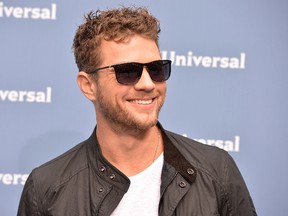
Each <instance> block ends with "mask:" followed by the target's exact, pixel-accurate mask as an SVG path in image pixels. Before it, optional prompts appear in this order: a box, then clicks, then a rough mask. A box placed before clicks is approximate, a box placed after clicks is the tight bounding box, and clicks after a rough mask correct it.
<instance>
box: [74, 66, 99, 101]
mask: <svg viewBox="0 0 288 216" xmlns="http://www.w3.org/2000/svg"><path fill="white" fill-rule="evenodd" d="M77 83H78V86H79V88H80V90H81V91H82V93H83V94H84V95H85V97H86V98H87V99H89V100H90V101H95V100H96V83H95V81H94V80H93V79H92V78H91V76H89V74H87V73H85V72H83V71H80V72H79V73H78V75H77Z"/></svg>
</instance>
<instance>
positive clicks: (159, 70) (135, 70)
mask: <svg viewBox="0 0 288 216" xmlns="http://www.w3.org/2000/svg"><path fill="white" fill-rule="evenodd" d="M144 66H145V67H146V69H147V71H148V73H149V75H150V77H151V79H152V80H153V81H154V82H164V81H166V80H168V79H169V77H170V74H171V61H170V60H157V61H152V62H149V63H144V64H142V63H138V62H130V63H123V64H115V65H111V66H106V67H101V68H97V69H95V70H93V71H92V72H89V74H93V73H96V72H97V71H99V70H103V69H107V68H114V71H115V75H116V80H117V82H118V83H120V84H124V85H129V84H135V83H137V82H138V81H139V79H140V78H141V75H142V72H143V68H144Z"/></svg>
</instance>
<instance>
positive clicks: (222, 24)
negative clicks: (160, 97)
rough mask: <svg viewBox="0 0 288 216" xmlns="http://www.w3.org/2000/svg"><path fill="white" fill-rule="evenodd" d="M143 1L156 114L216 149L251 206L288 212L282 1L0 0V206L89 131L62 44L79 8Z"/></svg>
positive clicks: (286, 11)
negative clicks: (167, 74)
mask: <svg viewBox="0 0 288 216" xmlns="http://www.w3.org/2000/svg"><path fill="white" fill-rule="evenodd" d="M119 5H126V6H129V5H136V6H138V5H141V6H146V7H148V9H149V10H150V11H151V12H152V14H154V15H155V16H156V17H158V19H159V20H160V22H161V27H162V32H161V35H160V49H161V51H162V57H163V58H166V59H171V60H172V61H173V67H172V75H171V78H170V80H169V81H168V95H167V100H166V104H165V105H164V108H163V110H162V113H161V116H160V121H161V122H162V124H163V125H164V127H165V128H166V129H169V130H172V131H175V132H177V133H180V134H183V135H184V136H188V137H190V138H194V139H197V140H199V141H201V142H203V143H205V144H207V145H216V146H218V147H220V148H224V149H225V150H227V151H228V152H229V153H230V154H231V155H232V157H233V158H234V159H235V161H236V162H237V164H238V166H239V168H240V170H241V172H242V174H243V176H244V178H245V180H246V183H247V186H248V188H249V190H250V193H251V196H252V198H253V200H254V203H255V206H256V209H257V211H258V214H259V215H261V216H271V215H277V216H282V215H283V216H284V215H287V210H286V205H287V194H288V186H287V178H288V174H287V165H288V145H287V144H288V138H287V134H288V125H287V124H288V123H287V122H288V116H287V110H288V101H287V98H288V97H287V96H288V85H287V81H288V71H287V68H288V52H287V50H288V43H287V38H288V24H287V21H288V2H287V1H285V0H278V1H272V0H271V1H269V0H254V1H248V0H243V1H237V2H236V1H228V0H219V1H208V0H202V1H196V0H182V1H165V0H158V1H152V0H146V1H135V0H134V1H132V0H130V1H128V0H125V1H119V0H118V1H117V0H110V1H92V0H84V1H83V0H82V1H80V0H78V1H77V0H75V1H69V0H62V1H60V0H13V1H11V0H2V1H1V0H0V65H1V69H0V145H1V151H0V215H1V216H2V215H3V216H4V215H5V216H12V215H15V214H16V211H17V207H18V202H19V198H20V195H21V192H22V189H23V184H24V182H25V180H26V178H27V176H28V174H29V173H30V171H31V170H32V169H33V168H34V167H36V166H38V165H40V164H42V163H44V162H46V161H48V160H50V159H52V158H54V157H55V156H57V155H59V154H61V153H63V152H64V151H66V150H68V149H69V148H71V147H72V146H74V145H75V144H77V143H78V142H80V141H82V140H83V139H86V137H88V136H89V135H90V133H91V131H92V129H93V127H94V125H95V115H94V109H93V106H92V104H91V103H90V102H89V101H87V100H86V99H85V98H84V97H83V96H82V94H81V93H80V91H79V90H78V87H77V84H76V75H77V68H76V65H75V63H74V58H73V53H72V49H71V47H72V40H73V36H74V33H75V30H76V28H77V26H78V25H79V24H81V23H82V21H83V15H84V13H86V12H88V11H90V10H95V9H97V8H100V9H107V8H112V7H116V6H119Z"/></svg>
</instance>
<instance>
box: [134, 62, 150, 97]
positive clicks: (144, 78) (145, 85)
mask: <svg viewBox="0 0 288 216" xmlns="http://www.w3.org/2000/svg"><path fill="white" fill-rule="evenodd" d="M134 88H135V89H136V90H138V91H140V90H144V91H148V92H149V91H152V90H153V89H154V88H155V83H154V82H153V80H152V79H151V77H150V75H149V73H148V71H147V69H146V68H145V67H144V68H143V71H142V75H141V77H140V79H139V80H138V82H137V83H136V84H135V85H134Z"/></svg>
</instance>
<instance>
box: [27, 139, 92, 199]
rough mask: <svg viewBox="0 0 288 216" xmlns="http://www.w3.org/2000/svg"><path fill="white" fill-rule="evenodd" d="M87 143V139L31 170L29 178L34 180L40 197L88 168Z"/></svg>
mask: <svg viewBox="0 0 288 216" xmlns="http://www.w3.org/2000/svg"><path fill="white" fill-rule="evenodd" d="M86 145H87V141H84V142H82V143H80V144H78V145H76V146H75V147H73V148H72V149H70V150H68V151H67V152H65V153H64V154H62V155H60V156H58V157H56V158H54V159H53V160H51V161H48V162H47V163H45V164H43V165H41V166H39V167H37V168H35V169H34V170H33V171H32V172H31V174H30V176H29V179H30V181H33V185H34V187H35V191H37V192H38V193H39V194H38V195H39V196H40V197H43V196H44V195H45V194H47V193H48V191H53V190H54V189H55V188H57V187H60V186H61V185H63V184H65V183H66V182H68V181H69V180H70V179H71V178H72V177H73V176H75V175H77V174H78V173H80V172H82V171H84V170H85V169H87V168H88V161H87V148H86Z"/></svg>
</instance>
